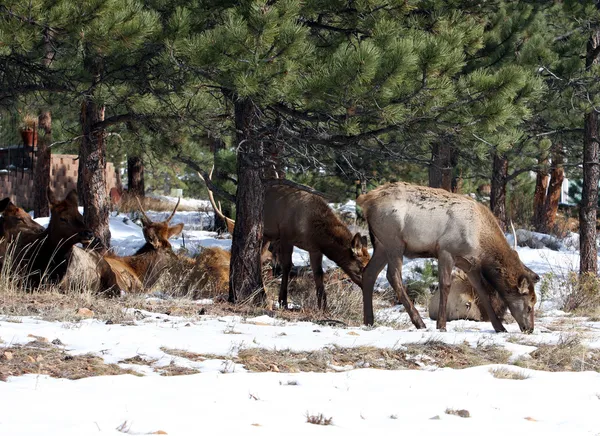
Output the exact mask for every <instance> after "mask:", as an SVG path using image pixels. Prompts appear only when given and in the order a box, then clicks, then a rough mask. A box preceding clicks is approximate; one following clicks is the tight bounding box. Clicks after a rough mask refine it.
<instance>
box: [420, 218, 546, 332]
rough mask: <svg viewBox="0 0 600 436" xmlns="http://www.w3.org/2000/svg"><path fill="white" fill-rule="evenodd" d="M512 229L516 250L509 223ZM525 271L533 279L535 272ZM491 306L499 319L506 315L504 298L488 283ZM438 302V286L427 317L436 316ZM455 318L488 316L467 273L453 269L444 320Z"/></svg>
mask: <svg viewBox="0 0 600 436" xmlns="http://www.w3.org/2000/svg"><path fill="white" fill-rule="evenodd" d="M510 225H511V227H512V231H513V240H514V248H513V250H515V251H516V250H517V233H516V231H515V228H514V226H513V224H512V222H511V223H510ZM525 269H526V270H527V273H528V274H529V275H530V277H532V280H536V279H535V276H536V274H535V272H533V271H532V270H531V269H529V268H528V267H527V266H525ZM486 289H487V291H488V295H489V296H490V301H491V303H492V308H493V309H494V313H495V314H496V316H497V317H498V319H499V320H500V321H504V317H505V316H506V310H507V309H508V305H507V303H506V301H505V300H503V299H502V298H500V296H499V295H498V293H497V292H496V291H495V290H494V289H493V288H492V287H490V286H489V285H487V286H486ZM439 304H440V290H439V288H438V289H437V290H436V291H435V292H434V294H433V295H432V297H431V299H430V300H429V317H430V318H431V319H433V320H437V318H438V308H439ZM457 319H468V320H472V321H489V320H490V319H489V317H488V316H487V313H486V311H485V308H484V307H483V303H482V302H481V300H480V299H479V297H478V295H477V291H475V289H474V288H473V285H471V283H470V282H469V279H468V277H467V275H466V274H465V273H464V272H463V271H461V270H458V271H454V272H453V273H452V284H451V285H450V292H449V294H448V302H447V305H446V320H447V321H454V320H457Z"/></svg>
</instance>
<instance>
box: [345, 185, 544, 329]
mask: <svg viewBox="0 0 600 436" xmlns="http://www.w3.org/2000/svg"><path fill="white" fill-rule="evenodd" d="M357 203H358V204H359V205H360V206H361V207H362V208H363V210H364V212H365V217H366V219H367V223H368V225H369V233H370V236H371V242H372V244H373V248H374V252H373V257H372V258H371V261H370V262H369V264H368V265H367V267H366V268H365V271H364V274H363V300H364V322H365V324H373V321H374V319H373V318H374V317H373V287H374V285H375V281H376V279H377V276H378V275H379V273H380V272H381V270H382V269H383V267H384V266H385V265H386V264H387V265H388V270H387V278H388V281H389V282H390V284H391V285H392V287H393V288H394V290H395V291H396V293H397V294H398V297H399V299H400V301H401V302H402V304H404V307H405V308H406V311H407V312H408V314H409V316H410V319H411V321H412V322H413V324H414V325H415V326H416V327H417V328H424V327H425V324H424V323H423V320H422V319H421V317H420V316H419V313H418V312H417V310H416V309H415V307H414V306H413V304H412V302H411V301H410V299H409V298H408V296H407V294H406V290H405V289H404V287H403V285H402V262H403V256H406V257H408V258H423V257H435V258H437V259H438V262H439V267H438V268H439V282H440V297H441V298H440V304H439V310H438V319H437V328H438V329H440V330H445V329H446V315H447V307H446V306H447V300H448V293H449V291H450V285H451V274H452V269H453V267H454V266H455V265H456V266H457V267H458V268H460V269H462V270H463V271H464V272H465V274H466V275H467V277H468V279H469V281H470V282H471V284H472V285H473V287H474V288H475V290H476V292H477V295H478V297H479V299H480V300H481V303H482V304H483V307H484V308H485V312H486V313H487V315H488V317H489V319H490V321H491V322H492V325H493V326H494V329H495V330H496V331H497V332H501V331H506V330H505V328H504V326H503V325H502V322H501V321H500V320H499V319H498V316H497V315H496V313H495V312H494V309H493V307H492V303H491V301H490V293H489V291H490V289H488V288H487V286H488V285H489V286H490V287H491V288H492V289H494V290H495V291H496V292H497V293H498V295H499V297H500V298H501V299H502V300H503V301H505V302H506V304H507V305H508V308H509V310H510V312H511V313H512V315H513V317H514V318H515V320H516V321H517V323H518V324H519V327H520V329H521V331H523V332H531V331H533V324H534V321H533V319H534V318H533V315H534V313H533V311H534V304H535V302H536V295H535V291H534V284H535V282H536V281H537V280H539V277H538V276H537V274H535V273H533V274H531V273H530V270H528V269H527V268H526V267H525V266H524V265H523V263H522V262H521V261H520V259H519V256H518V254H517V252H516V251H514V250H513V249H512V248H511V247H510V246H509V245H508V242H507V241H506V238H505V237H504V234H503V233H502V230H501V229H500V226H499V225H498V222H497V221H496V218H495V217H494V215H493V214H492V213H491V211H490V210H489V209H488V208H486V207H485V206H484V205H483V204H480V203H477V202H476V201H474V200H472V199H471V198H468V197H465V196H462V195H458V194H453V193H450V192H447V191H445V190H443V189H436V188H427V187H422V186H416V185H410V184H407V183H402V182H398V183H391V184H386V185H383V186H380V187H379V188H376V189H374V190H373V191H371V192H369V193H367V194H364V195H361V196H360V197H359V198H358V199H357Z"/></svg>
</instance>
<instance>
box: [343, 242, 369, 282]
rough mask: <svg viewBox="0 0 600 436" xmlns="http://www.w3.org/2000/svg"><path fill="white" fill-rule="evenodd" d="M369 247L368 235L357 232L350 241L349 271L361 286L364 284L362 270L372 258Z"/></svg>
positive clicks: (351, 276)
mask: <svg viewBox="0 0 600 436" xmlns="http://www.w3.org/2000/svg"><path fill="white" fill-rule="evenodd" d="M367 247H368V242H367V237H366V236H361V234H360V233H356V234H355V235H354V237H353V238H352V242H351V243H350V251H351V253H350V263H349V264H348V271H347V272H348V275H349V276H350V278H351V279H352V280H353V281H354V282H355V283H356V284H357V285H359V286H362V272H363V270H364V269H365V267H366V266H367V264H368V263H369V260H370V259H371V256H370V255H369V250H368V249H367Z"/></svg>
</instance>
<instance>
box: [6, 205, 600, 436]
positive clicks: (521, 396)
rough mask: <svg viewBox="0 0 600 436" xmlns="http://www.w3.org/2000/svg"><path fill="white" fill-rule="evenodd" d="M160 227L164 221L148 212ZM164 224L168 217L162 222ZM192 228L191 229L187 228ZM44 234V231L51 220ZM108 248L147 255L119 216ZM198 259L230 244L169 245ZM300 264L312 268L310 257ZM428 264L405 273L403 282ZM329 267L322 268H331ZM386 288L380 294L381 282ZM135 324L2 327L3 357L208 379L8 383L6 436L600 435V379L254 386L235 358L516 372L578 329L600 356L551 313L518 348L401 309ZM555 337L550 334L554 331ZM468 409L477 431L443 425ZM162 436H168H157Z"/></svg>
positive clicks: (444, 374)
mask: <svg viewBox="0 0 600 436" xmlns="http://www.w3.org/2000/svg"><path fill="white" fill-rule="evenodd" d="M149 215H150V216H151V218H152V219H156V220H159V219H164V217H163V218H160V216H161V215H159V214H154V213H149ZM165 217H166V215H165ZM185 220H188V221H185ZM39 222H41V223H44V222H43V220H39ZM177 222H185V223H186V228H187V227H188V224H190V225H191V226H192V227H193V226H194V225H198V228H199V226H200V225H201V222H200V215H199V214H198V213H193V212H187V213H177V214H176V215H175V217H174V219H173V223H177ZM110 226H111V231H112V243H113V244H114V245H115V246H116V247H117V248H118V250H117V251H118V253H120V254H131V253H133V252H134V251H135V250H136V249H137V248H139V247H140V246H141V245H142V244H143V235H142V232H141V228H140V227H139V226H138V225H137V224H135V223H134V222H133V221H131V218H130V217H127V216H125V215H118V216H113V217H111V221H110ZM184 239H185V246H186V248H187V249H188V250H190V251H191V252H194V251H195V250H197V249H198V248H199V247H202V246H221V247H223V248H229V247H230V244H231V240H230V239H218V238H216V234H215V233H212V232H207V231H202V230H198V229H197V228H196V229H193V230H184V237H179V238H177V239H175V240H174V241H173V245H174V248H175V249H177V248H180V247H182V246H183V241H184ZM518 251H519V254H520V256H521V259H522V260H523V262H524V263H525V264H526V265H528V266H529V267H530V268H532V269H533V270H534V271H536V272H537V273H539V274H540V275H541V274H545V273H548V272H552V273H553V274H555V275H557V276H564V275H566V274H568V272H569V271H572V270H576V267H577V265H578V263H579V259H578V254H577V252H576V251H573V250H567V249H564V250H562V251H552V250H549V249H531V248H527V247H520V248H519V249H518ZM294 263H296V264H297V265H301V264H306V263H308V256H307V255H306V253H305V252H302V250H296V251H295V252H294ZM423 263H424V260H421V259H419V260H411V261H408V260H407V262H406V264H405V266H404V272H405V276H407V275H408V274H409V273H410V272H411V271H412V269H414V267H415V266H417V265H421V266H422V265H423ZM330 265H331V263H327V264H326V266H330ZM379 285H381V286H385V285H386V281H385V273H382V275H381V276H380V282H379ZM127 310H129V311H135V314H136V315H137V317H136V318H137V321H135V322H134V325H119V324H106V323H104V322H101V321H99V320H94V319H88V320H82V321H79V322H62V323H61V322H48V321H44V320H41V319H37V318H34V317H11V318H10V319H2V318H0V353H1V347H9V346H11V345H15V344H26V343H28V342H30V341H32V340H34V339H35V338H34V336H36V337H43V338H47V339H48V340H49V341H53V340H54V339H58V340H59V341H56V343H59V344H62V345H60V347H61V348H63V349H64V351H65V353H67V354H71V355H79V354H85V353H93V354H95V355H98V356H100V357H102V358H103V359H104V361H105V362H107V363H118V362H120V361H122V360H123V359H127V358H131V357H135V356H140V357H142V358H144V359H147V360H156V362H155V363H154V365H155V366H156V367H160V366H165V365H169V364H171V363H174V364H176V365H178V366H183V367H190V368H195V369H198V370H200V371H201V372H200V373H199V374H194V375H181V376H176V377H161V376H159V375H158V373H157V372H155V371H154V370H153V369H152V368H150V367H148V366H144V365H137V364H131V363H129V364H124V363H120V364H119V365H121V366H123V367H127V368H131V369H134V370H136V371H138V372H140V373H142V374H144V375H145V376H143V377H137V376H133V375H119V376H101V377H90V378H86V379H81V380H66V379H53V378H50V377H48V376H42V375H26V376H20V377H11V378H9V380H8V382H6V383H2V382H0V435H7V436H17V435H36V436H53V435H57V436H58V435H60V436H68V435H77V436H79V435H88V434H106V435H122V434H124V433H126V434H137V435H140V434H169V435H192V434H201V433H208V434H239V435H245V434H260V435H281V434H282V433H285V434H302V435H305V434H327V435H352V434H365V433H367V432H369V433H374V434H392V433H394V434H396V433H398V434H399V433H413V432H418V434H419V435H439V434H449V435H478V436H479V435H481V434H486V435H502V436H505V435H506V434H507V432H509V433H511V434H528V435H600V418H599V417H598V410H600V374H598V373H596V372H591V371H588V372H577V373H575V372H563V373H550V372H543V371H533V370H527V369H523V368H517V367H514V366H507V365H504V366H503V365H491V366H479V367H473V368H468V369H462V370H454V369H449V368H436V367H434V366H426V369H425V370H402V371H385V370H375V369H368V368H365V369H354V370H349V371H344V370H343V369H344V368H339V367H336V366H335V365H331V369H332V372H328V373H272V372H271V373H249V372H247V371H246V369H245V368H244V367H243V366H241V365H238V364H234V363H233V362H232V361H231V360H229V359H230V358H232V357H234V356H236V355H237V353H239V351H240V350H243V349H247V348H256V347H259V348H262V349H267V350H288V349H290V350H296V351H311V350H319V349H322V348H324V347H332V346H334V345H335V346H341V347H357V346H365V345H367V346H372V347H380V348H395V349H397V348H399V347H403V344H410V343H427V342H428V341H432V340H434V341H442V342H446V343H451V344H462V343H464V342H466V343H468V344H470V345H472V346H477V345H481V344H496V345H499V346H503V347H505V348H506V349H507V350H508V351H510V353H511V355H512V359H518V358H519V357H522V356H524V355H527V354H528V353H530V352H531V351H532V350H533V349H534V345H522V344H519V343H515V341H514V340H513V339H514V338H526V339H527V342H528V343H529V344H546V343H549V344H555V343H557V342H559V341H560V340H562V338H563V337H564V336H565V335H567V334H570V333H565V332H563V331H557V330H556V328H555V326H554V325H553V324H555V323H556V321H560V320H564V319H567V320H571V322H572V323H576V324H577V325H578V328H579V329H580V330H582V331H583V333H581V335H582V340H583V342H584V343H585V344H586V345H588V346H589V347H595V348H600V322H592V321H588V320H585V319H583V318H581V319H575V318H573V317H570V316H569V315H567V314H564V313H562V312H560V311H558V310H556V307H552V305H549V306H548V307H545V311H544V316H543V317H541V318H539V319H538V320H537V321H536V322H537V324H536V332H535V333H534V334H532V335H528V336H526V337H525V336H524V335H521V333H519V329H518V326H517V325H516V323H511V324H507V325H506V327H507V329H508V333H504V334H496V333H494V332H493V330H492V327H491V324H490V323H477V322H472V321H453V322H449V323H448V331H447V332H444V333H442V332H438V331H436V329H435V323H434V322H433V321H431V320H429V319H428V317H426V313H425V312H424V311H422V312H421V315H422V317H423V319H424V320H425V322H426V324H427V329H426V330H424V331H417V330H416V329H415V328H414V327H412V325H410V324H409V323H407V322H406V321H407V316H406V314H405V313H404V311H403V310H402V309H401V308H400V307H392V308H385V309H381V310H379V311H378V313H377V314H376V316H377V319H379V320H382V319H386V318H387V319H390V318H391V319H396V320H400V321H402V323H400V324H399V325H406V327H404V328H390V327H377V328H372V329H368V328H356V327H354V328H340V327H329V326H323V325H317V324H313V323H309V322H291V321H282V320H280V319H274V318H271V317H268V316H262V317H258V318H242V317H239V316H209V315H206V316H197V317H195V318H193V319H191V318H184V317H177V316H169V315H165V314H159V313H151V312H145V311H141V310H136V309H134V308H131V309H127ZM550 327H552V328H550ZM168 349H179V350H186V351H189V352H193V353H199V354H203V355H208V354H214V355H216V356H215V357H214V358H208V359H207V360H204V361H201V362H196V361H192V360H188V359H186V358H183V357H178V356H175V355H173V354H170V351H169V350H168ZM497 367H503V368H508V369H511V370H514V371H516V372H519V373H522V374H523V375H525V376H526V377H527V378H526V379H524V380H508V379H497V378H494V377H493V376H492V374H491V373H490V368H497ZM448 408H450V409H466V410H468V411H469V413H470V416H471V417H470V418H461V417H458V416H454V415H448V414H446V413H445V411H446V409H448ZM318 414H323V415H324V417H325V418H329V417H331V418H332V425H329V426H320V425H314V424H310V423H307V415H318ZM160 431H162V432H163V433H157V432H160Z"/></svg>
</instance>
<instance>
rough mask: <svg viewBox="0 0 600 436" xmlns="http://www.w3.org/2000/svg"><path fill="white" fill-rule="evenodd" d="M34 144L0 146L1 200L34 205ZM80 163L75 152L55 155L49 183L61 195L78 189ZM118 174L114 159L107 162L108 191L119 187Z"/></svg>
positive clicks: (22, 204)
mask: <svg viewBox="0 0 600 436" xmlns="http://www.w3.org/2000/svg"><path fill="white" fill-rule="evenodd" d="M31 150H32V148H31V147H23V146H21V145H19V146H8V147H4V148H0V199H2V198H5V197H10V198H11V200H12V201H13V202H14V203H15V204H17V205H19V206H21V207H23V208H25V209H31V208H32V207H33V177H32V171H33V168H34V167H35V163H36V156H35V153H34V152H32V151H31ZM78 166H79V162H78V160H77V155H75V154H53V155H52V160H51V163H50V168H51V169H50V186H51V187H52V189H53V190H54V192H55V193H56V196H57V197H58V198H61V197H64V196H65V195H66V194H67V193H68V192H69V191H71V190H72V189H77V178H78V177H77V176H78V174H77V171H78ZM119 182H120V179H119V175H118V174H117V172H116V171H115V167H114V165H113V164H112V163H111V162H107V164H106V191H107V193H108V192H110V190H111V188H119V187H120V186H121V185H120V183H119Z"/></svg>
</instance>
